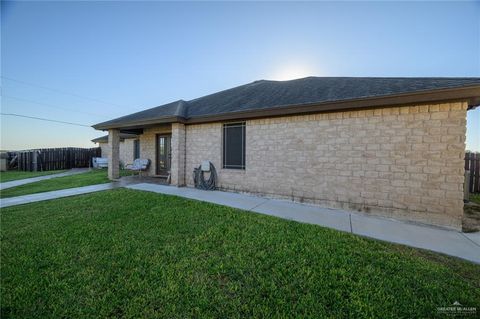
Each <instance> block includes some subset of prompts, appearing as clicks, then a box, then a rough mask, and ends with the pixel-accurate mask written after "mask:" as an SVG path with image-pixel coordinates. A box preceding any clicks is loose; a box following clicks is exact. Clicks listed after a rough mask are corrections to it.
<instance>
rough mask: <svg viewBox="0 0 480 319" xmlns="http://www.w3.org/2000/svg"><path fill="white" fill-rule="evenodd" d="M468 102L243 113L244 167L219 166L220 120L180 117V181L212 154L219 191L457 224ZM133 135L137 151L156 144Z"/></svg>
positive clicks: (460, 198)
mask: <svg viewBox="0 0 480 319" xmlns="http://www.w3.org/2000/svg"><path fill="white" fill-rule="evenodd" d="M466 110H467V103H464V102H458V103H443V104H436V105H419V106H404V107H388V108H387V107H386V108H377V109H373V110H361V111H348V112H335V113H323V114H316V115H302V116H287V117H279V118H270V119H256V120H248V121H246V169H245V170H232V169H222V123H212V124H197V125H188V126H186V171H185V176H186V183H187V185H189V186H192V185H193V179H192V172H193V168H194V167H195V166H198V165H199V164H200V163H201V161H202V160H210V161H212V162H213V164H214V165H215V167H216V168H217V172H218V182H219V187H220V188H221V189H224V190H233V191H240V192H249V193H257V194H262V195H268V196H273V197H283V198H289V199H292V200H295V201H300V202H311V203H316V204H321V205H325V206H329V207H334V208H345V209H355V210H359V211H364V212H368V213H372V214H378V215H382V216H387V217H389V216H391V217H395V218H399V219H406V220H412V221H419V222H425V223H430V224H436V225H442V226H449V227H454V228H457V229H459V228H460V227H461V219H462V215H463V181H464V177H463V175H464V160H463V158H464V152H465V135H466ZM144 135H146V136H150V135H148V134H144ZM141 139H142V151H143V150H144V148H145V147H150V145H151V146H154V142H148V143H147V142H146V137H145V136H142V138H141Z"/></svg>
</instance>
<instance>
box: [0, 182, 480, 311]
mask: <svg viewBox="0 0 480 319" xmlns="http://www.w3.org/2000/svg"><path fill="white" fill-rule="evenodd" d="M1 219H2V227H1V231H0V234H1V270H2V276H1V295H2V298H1V310H2V318H5V317H10V318H58V317H63V318H72V317H74V318H84V317H90V318H92V317H98V318H106V317H115V318H118V317H125V318H126V317H139V318H158V317H163V318H186V317H209V318H213V317H216V318H244V317H267V318H270V317H280V318H283V317H299V318H305V317H310V318H326V317H329V318H434V317H437V312H436V311H437V310H436V308H437V307H447V306H450V305H451V304H452V303H453V302H454V301H459V302H460V303H461V304H462V305H465V306H470V307H477V309H478V307H479V304H480V282H479V278H480V266H479V265H475V264H472V263H469V262H465V261H462V260H459V259H455V258H450V257H447V256H443V255H439V254H434V253H430V252H425V251H422V250H418V249H413V248H408V247H404V246H400V245H393V244H389V243H384V242H380V241H375V240H371V239H367V238H362V237H358V236H355V235H352V234H348V233H342V232H339V231H335V230H331V229H326V228H322V227H319V226H315V225H308V224H301V223H296V222H293V221H287V220H282V219H278V218H275V217H271V216H264V215H259V214H254V213H250V212H244V211H241V210H237V209H233V208H228V207H223V206H218V205H214V204H208V203H202V202H198V201H192V200H187V199H183V198H178V197H173V196H166V195H159V194H154V193H148V192H140V191H133V190H126V189H117V190H111V191H105V192H99V193H95V194H89V195H82V196H76V197H72V198H68V199H58V200H53V201H48V202H41V203H35V204H29V205H23V206H15V207H10V208H6V209H2V211H1Z"/></svg>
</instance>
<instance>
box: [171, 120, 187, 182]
mask: <svg viewBox="0 0 480 319" xmlns="http://www.w3.org/2000/svg"><path fill="white" fill-rule="evenodd" d="M171 144H172V145H171V148H172V161H171V184H172V185H176V186H184V185H185V125H184V124H181V123H173V124H172V140H171Z"/></svg>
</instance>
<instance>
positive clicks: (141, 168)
mask: <svg viewBox="0 0 480 319" xmlns="http://www.w3.org/2000/svg"><path fill="white" fill-rule="evenodd" d="M149 166H150V160H149V159H146V158H137V159H135V160H134V161H133V164H127V165H126V166H125V169H128V170H131V171H132V172H134V173H135V172H137V173H138V176H140V175H141V173H142V172H145V171H146V170H148V168H149Z"/></svg>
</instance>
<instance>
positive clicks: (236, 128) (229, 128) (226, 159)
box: [223, 122, 245, 169]
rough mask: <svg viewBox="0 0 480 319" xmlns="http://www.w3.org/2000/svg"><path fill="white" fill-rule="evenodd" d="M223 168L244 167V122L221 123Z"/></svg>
mask: <svg viewBox="0 0 480 319" xmlns="http://www.w3.org/2000/svg"><path fill="white" fill-rule="evenodd" d="M223 168H233V169H245V122H241V123H229V124H223Z"/></svg>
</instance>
